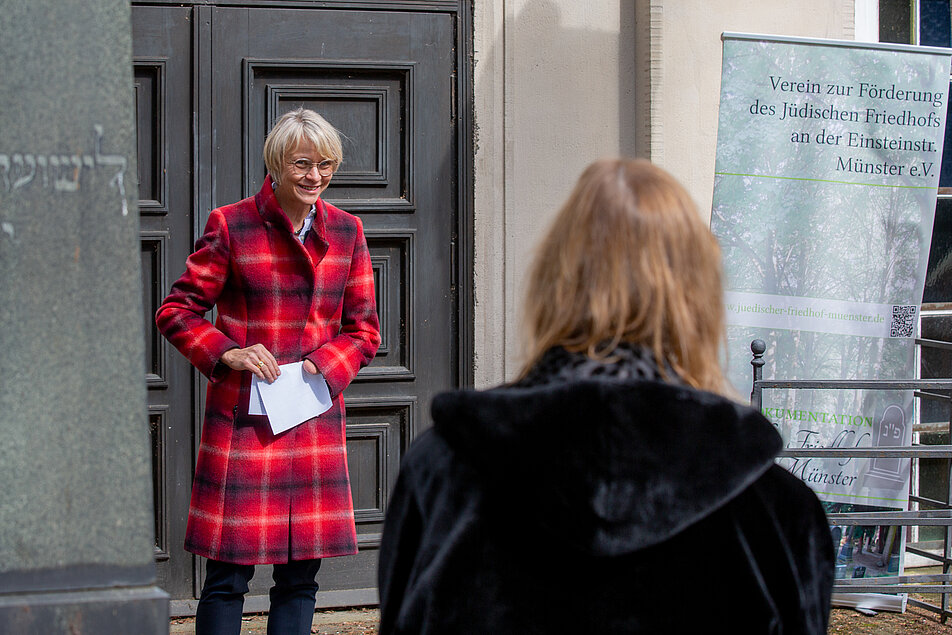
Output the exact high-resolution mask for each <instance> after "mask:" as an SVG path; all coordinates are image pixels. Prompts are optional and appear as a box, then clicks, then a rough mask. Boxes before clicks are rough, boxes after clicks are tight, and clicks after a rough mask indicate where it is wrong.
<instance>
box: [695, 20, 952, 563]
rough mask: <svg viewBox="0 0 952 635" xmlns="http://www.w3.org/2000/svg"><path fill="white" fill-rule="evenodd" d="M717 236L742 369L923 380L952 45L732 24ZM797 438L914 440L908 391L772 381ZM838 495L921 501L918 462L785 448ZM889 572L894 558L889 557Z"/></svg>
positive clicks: (735, 372) (877, 442) (818, 486)
mask: <svg viewBox="0 0 952 635" xmlns="http://www.w3.org/2000/svg"><path fill="white" fill-rule="evenodd" d="M723 40H724V57H723V69H722V78H721V100H720V119H719V125H718V139H717V161H716V167H715V185H714V205H713V209H712V215H711V229H712V230H713V232H714V234H715V235H716V236H717V237H718V240H719V242H720V244H721V249H722V251H723V256H724V268H725V285H726V289H725V304H726V307H727V320H728V348H729V359H728V369H729V376H730V379H731V382H732V383H733V384H734V386H735V388H736V389H737V390H738V391H739V392H740V393H741V394H747V393H748V392H749V391H750V382H751V366H750V352H749V351H750V348H749V347H750V342H751V340H754V339H762V340H764V342H766V344H767V353H766V356H765V359H766V361H767V365H766V366H765V367H764V377H765V378H776V379H910V378H913V377H915V376H916V368H915V348H914V337H915V335H916V325H917V323H918V322H917V320H918V308H919V304H920V303H921V301H922V289H923V284H924V280H925V273H926V264H927V261H928V257H929V245H930V241H931V236H932V223H933V218H934V213H935V203H936V193H937V188H938V183H939V168H940V163H941V158H942V145H943V139H944V133H945V120H946V108H947V99H948V91H949V67H950V53H952V51H950V50H948V49H937V48H925V47H911V46H902V45H883V44H867V43H861V42H841V41H832V40H806V39H797V38H781V37H774V36H757V35H745V34H729V33H728V34H724V36H723ZM763 412H764V414H765V415H766V416H767V417H768V418H769V419H770V420H771V421H772V422H773V423H774V424H775V425H776V426H777V427H778V429H779V430H780V432H781V434H782V436H783V439H784V443H785V445H786V447H788V448H818V447H838V448H850V447H870V446H898V445H908V444H909V443H910V441H911V435H912V424H913V412H914V411H913V403H912V396H911V394H910V393H908V392H902V391H896V392H882V391H842V390H841V391H805V390H789V391H787V390H769V391H765V393H764V402H763ZM782 464H783V465H784V466H785V467H786V468H787V469H789V470H790V471H791V472H792V473H793V474H795V475H796V476H798V477H799V478H801V479H802V480H803V481H804V482H806V483H807V484H808V485H809V486H810V487H812V488H813V489H814V491H816V492H817V494H818V495H819V496H820V498H821V499H823V500H824V501H826V502H827V503H832V504H840V505H864V506H876V507H880V508H881V507H887V508H902V509H904V508H905V507H906V504H907V502H908V489H909V482H908V479H909V469H908V460H898V459H888V460H887V459H862V460H858V459H810V458H802V459H784V460H782ZM885 566H888V565H884V567H885Z"/></svg>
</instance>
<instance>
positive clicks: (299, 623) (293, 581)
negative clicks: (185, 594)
mask: <svg viewBox="0 0 952 635" xmlns="http://www.w3.org/2000/svg"><path fill="white" fill-rule="evenodd" d="M320 568H321V561H320V560H293V561H291V562H288V563H287V564H276V565H274V572H273V574H272V577H273V578H274V586H273V587H271V592H270V595H271V608H270V609H269V611H268V635H308V634H309V633H310V632H311V622H312V621H313V620H314V598H315V595H316V594H317V581H316V578H317V572H318V570H319V569H320ZM254 574H255V567H254V565H251V564H232V563H230V562H219V561H217V560H209V561H208V566H207V568H206V572H205V585H204V586H203V587H202V597H201V598H200V599H199V601H198V609H197V610H196V611H195V635H240V633H241V610H242V607H243V606H244V603H245V593H247V592H248V583H249V582H250V581H251V578H252V576H254Z"/></svg>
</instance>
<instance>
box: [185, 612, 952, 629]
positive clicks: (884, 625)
mask: <svg viewBox="0 0 952 635" xmlns="http://www.w3.org/2000/svg"><path fill="white" fill-rule="evenodd" d="M379 617H380V614H379V612H378V611H377V610H376V609H351V610H344V611H318V612H317V613H315V614H314V624H313V626H312V627H311V633H312V634H315V635H373V634H375V633H376V632H377V620H378V619H379ZM267 624H268V618H267V617H266V616H264V615H250V616H246V617H245V618H244V621H243V624H242V628H241V633H242V635H265V634H266V633H267ZM169 632H170V634H171V635H192V634H193V633H194V632H195V624H194V621H193V620H191V619H174V620H172V623H171V627H170V629H169ZM829 633H831V634H835V635H840V634H842V635H847V634H848V635H952V620H950V624H949V625H944V624H942V623H940V622H939V620H938V619H937V618H936V614H935V613H932V612H930V611H926V610H924V609H919V608H916V607H909V608H908V609H907V610H906V612H905V613H902V614H900V613H885V612H884V613H877V614H875V615H863V614H861V613H858V612H856V611H854V610H852V609H833V613H832V615H831V616H830V630H829Z"/></svg>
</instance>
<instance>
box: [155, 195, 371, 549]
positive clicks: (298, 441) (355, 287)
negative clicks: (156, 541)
mask: <svg viewBox="0 0 952 635" xmlns="http://www.w3.org/2000/svg"><path fill="white" fill-rule="evenodd" d="M214 305H217V306H218V318H217V320H216V321H215V324H214V325H212V324H211V323H210V322H209V321H207V320H206V319H205V317H204V316H205V314H206V313H207V312H208V311H209V310H210V309H211V308H212V307H213V306H214ZM156 324H157V325H158V327H159V330H160V331H161V332H162V334H163V335H164V336H165V337H167V338H168V339H169V341H170V342H171V343H172V344H173V345H175V347H176V348H178V350H179V351H181V352H182V354H183V355H185V356H186V357H187V358H188V360H189V361H190V362H191V363H192V364H193V365H194V366H195V367H196V368H198V370H200V371H201V372H202V373H203V374H204V375H206V376H207V377H208V378H209V380H210V382H209V385H208V398H207V401H206V407H205V418H204V422H203V425H202V436H201V444H200V446H199V451H198V461H197V464H196V467H195V480H194V482H193V485H192V499H191V504H190V506H189V514H188V529H187V531H186V538H185V548H186V549H187V550H189V551H191V552H193V553H195V554H198V555H200V556H204V557H206V558H213V559H215V560H221V561H225V562H234V563H239V564H267V563H278V562H288V560H289V559H290V560H303V559H311V558H324V557H329V556H341V555H348V554H352V553H356V551H357V536H356V530H355V527H354V509H353V502H352V499H351V491H350V478H349V476H348V473H347V451H346V446H345V436H344V403H343V400H342V399H341V395H340V393H341V391H342V390H344V388H346V387H347V385H348V384H349V383H350V382H351V380H353V378H354V376H355V375H356V374H357V371H358V370H359V369H360V368H361V367H362V366H364V365H366V364H368V363H369V362H370V360H371V359H373V356H374V354H375V353H376V352H377V347H378V346H379V344H380V334H379V325H378V321H377V312H376V303H375V300H374V285H373V273H372V270H371V265H370V254H369V252H368V250H367V243H366V239H365V238H364V234H363V227H362V225H361V222H360V220H359V219H358V218H356V217H355V216H351V215H350V214H347V213H346V212H343V211H341V210H339V209H337V208H336V207H334V206H333V205H329V204H327V203H324V202H323V201H321V200H318V202H317V215H316V218H315V219H314V224H313V226H312V228H311V230H310V231H309V232H308V234H307V236H306V238H305V240H304V244H303V245H302V244H301V243H300V242H299V241H298V240H297V239H296V238H295V237H294V234H293V229H292V226H291V222H290V221H289V220H288V217H287V216H286V215H285V214H284V212H283V211H282V210H281V207H280V206H279V205H278V202H277V199H275V196H274V192H273V189H272V186H271V179H270V177H268V178H267V180H266V181H265V184H264V186H263V187H262V188H261V191H260V192H258V194H257V195H255V196H254V197H251V198H247V199H244V200H242V201H239V202H238V203H235V204H233V205H226V206H225V207H221V208H218V209H216V210H214V211H213V212H212V213H211V216H210V218H209V219H208V224H207V225H206V227H205V234H204V235H203V236H202V237H201V238H200V239H199V241H198V242H197V243H196V246H195V252H194V253H193V254H192V255H191V256H190V257H189V258H188V262H187V265H186V271H185V273H184V274H183V275H182V277H181V278H179V280H178V281H177V282H176V283H175V284H174V285H172V290H171V292H170V293H169V295H168V297H167V298H166V299H165V302H164V303H163V304H162V306H161V307H160V308H159V310H158V312H157V313H156ZM255 343H261V344H263V345H264V346H266V347H267V348H268V350H269V351H271V353H272V354H273V355H274V356H275V358H276V359H277V361H278V363H279V364H286V363H290V362H297V361H300V360H302V359H309V360H311V361H312V362H314V364H315V365H316V366H317V368H318V369H319V370H320V372H321V373H322V374H323V375H324V378H325V380H326V381H327V385H328V387H329V389H330V393H331V396H332V397H333V401H334V405H333V406H332V407H331V409H330V410H328V411H327V412H326V413H324V414H322V415H321V416H319V417H316V418H314V419H312V420H310V421H307V422H305V423H304V424H301V425H299V426H297V427H295V428H292V429H291V430H289V431H287V432H284V433H282V434H280V435H277V436H274V435H273V434H272V433H271V429H270V427H269V424H268V420H267V417H266V416H259V415H248V398H249V391H250V386H251V377H252V374H251V373H250V372H245V371H241V372H239V371H235V370H232V369H230V368H228V367H227V366H226V365H225V364H223V363H219V360H220V358H221V355H222V353H224V352H225V351H226V350H228V349H230V348H235V347H245V346H251V345H252V344H255Z"/></svg>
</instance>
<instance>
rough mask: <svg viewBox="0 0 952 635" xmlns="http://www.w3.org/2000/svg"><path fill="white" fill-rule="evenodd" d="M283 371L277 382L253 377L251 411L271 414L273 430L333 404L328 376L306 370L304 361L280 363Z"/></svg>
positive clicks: (278, 429) (275, 432) (278, 431)
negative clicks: (325, 378)
mask: <svg viewBox="0 0 952 635" xmlns="http://www.w3.org/2000/svg"><path fill="white" fill-rule="evenodd" d="M279 368H280V369H281V374H280V375H279V376H278V378H277V379H276V380H274V382H273V383H270V384H269V383H268V382H266V381H262V380H260V379H258V377H257V376H255V377H252V379H251V398H250V400H249V402H248V414H250V415H263V414H266V415H268V419H269V420H270V422H271V431H272V432H274V434H280V433H282V432H285V431H287V430H290V429H291V428H293V427H294V426H296V425H299V424H301V423H304V422H305V421H307V420H308V419H313V418H314V417H316V416H317V415H319V414H321V413H323V412H326V411H327V410H328V409H330V407H331V403H332V402H331V395H330V391H329V390H328V389H327V382H326V381H324V376H323V375H320V374H317V375H312V374H310V373H308V372H306V371H305V370H304V362H303V361H302V362H295V363H293V364H283V365H281V366H279Z"/></svg>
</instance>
